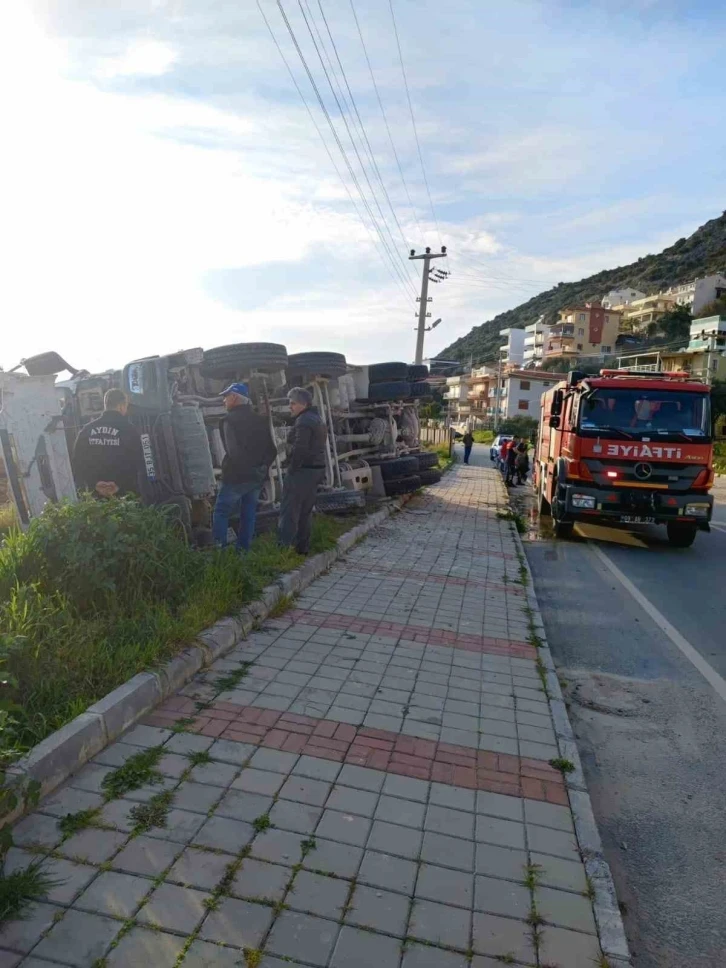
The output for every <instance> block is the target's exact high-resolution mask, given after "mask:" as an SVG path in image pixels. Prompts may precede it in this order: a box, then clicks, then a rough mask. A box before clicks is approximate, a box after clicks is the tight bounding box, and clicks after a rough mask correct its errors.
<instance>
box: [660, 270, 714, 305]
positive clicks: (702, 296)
mask: <svg viewBox="0 0 726 968" xmlns="http://www.w3.org/2000/svg"><path fill="white" fill-rule="evenodd" d="M659 295H660V296H664V297H665V298H666V299H671V300H673V302H674V303H678V304H680V305H681V306H688V308H689V309H690V310H691V312H692V313H693V314H694V315H695V314H696V313H698V312H700V311H701V310H702V309H703V307H704V306H707V305H708V304H709V303H712V302H713V301H714V299H720V298H721V296H726V275H724V274H723V273H720V272H719V273H716V274H715V275H713V276H704V277H703V279H694V280H693V282H685V283H682V284H681V285H678V286H671V288H670V289H666V290H665V291H664V292H662V293H659Z"/></svg>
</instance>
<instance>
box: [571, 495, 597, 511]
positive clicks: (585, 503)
mask: <svg viewBox="0 0 726 968" xmlns="http://www.w3.org/2000/svg"><path fill="white" fill-rule="evenodd" d="M572 506H573V508H594V507H595V498H594V497H591V496H590V495H589V494H573V495H572Z"/></svg>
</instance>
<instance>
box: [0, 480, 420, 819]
mask: <svg viewBox="0 0 726 968" xmlns="http://www.w3.org/2000/svg"><path fill="white" fill-rule="evenodd" d="M411 496H412V495H408V494H407V495H403V496H402V497H398V498H395V499H394V500H393V501H391V503H390V504H388V505H387V506H386V507H384V508H381V510H380V511H376V512H375V513H374V514H371V515H369V516H368V517H367V518H366V520H365V521H362V522H361V523H360V524H358V525H356V526H355V527H353V528H351V530H350V531H346V532H345V534H342V535H341V536H340V538H338V540H337V542H336V547H335V548H331V549H330V550H328V551H323V552H321V553H320V554H318V555H315V556H314V557H312V558H308V560H307V561H306V562H305V563H304V564H303V565H301V566H300V567H299V568H296V569H295V570H294V571H290V572H286V573H285V574H283V575H281V576H280V577H279V578H278V579H277V580H276V581H275V582H274V583H273V584H271V585H268V586H267V587H266V588H264V589H263V590H262V592H261V594H260V597H259V598H258V599H256V600H255V601H253V602H248V603H247V604H245V605H244V606H243V608H242V609H240V611H239V612H238V613H237V614H236V615H231V616H227V617H226V618H222V619H220V620H219V621H218V622H215V623H214V625H211V626H210V627H209V628H207V629H204V630H203V631H202V632H200V633H199V635H198V636H197V639H196V640H195V642H193V643H192V644H190V645H188V646H187V647H186V648H182V649H181V651H180V652H178V653H177V654H176V655H175V656H174V657H173V658H172V659H170V660H169V661H168V662H166V663H164V665H163V666H160V667H158V668H157V669H154V670H152V671H149V672H140V673H139V674H138V675H136V676H134V677H133V678H132V679H129V680H128V681H127V682H124V683H122V685H120V686H118V687H117V688H116V689H114V690H113V691H112V692H110V693H108V695H106V696H104V697H103V699H100V700H99V701H98V702H97V703H94V705H93V706H90V707H89V708H88V709H87V710H86V712H84V713H81V715H80V716H77V717H76V718H75V719H73V720H71V722H70V723H67V724H66V725H65V726H63V727H61V729H58V730H56V731H55V732H54V733H51V735H50V736H47V737H46V738H45V739H44V740H42V741H41V742H40V743H38V744H37V746H34V747H33V749H32V750H30V752H29V753H27V754H26V755H25V756H24V757H23V758H22V759H21V760H18V762H17V763H14V764H13V765H12V767H11V768H10V769H9V770H8V780H11V781H12V785H13V789H16V790H27V789H28V787H29V786H31V785H32V787H35V789H36V791H39V792H38V795H39V796H40V797H44V796H47V795H48V794H49V793H51V792H52V791H53V790H55V789H56V788H57V787H58V786H59V785H60V784H61V783H63V781H64V780H67V779H68V777H69V776H71V775H72V774H73V773H75V772H76V771H77V770H78V769H80V767H82V766H83V765H84V764H85V763H86V762H88V760H89V759H91V757H93V756H95V755H96V753H99V752H100V751H101V750H102V749H103V748H104V747H105V746H107V745H108V744H109V743H111V742H112V741H113V740H114V739H116V737H118V736H120V735H121V733H123V732H124V731H125V730H126V729H128V728H129V726H131V725H133V723H135V722H136V721H137V720H139V719H141V717H142V716H145V715H146V714H147V713H148V712H149V711H150V710H151V709H153V708H154V707H155V706H157V705H158V704H159V703H160V702H162V701H163V700H164V699H166V698H168V697H169V696H171V695H173V694H174V693H175V692H177V690H178V689H180V688H181V687H182V686H184V685H185V684H186V683H187V682H189V680H190V679H192V677H193V676H195V675H196V674H197V672H199V670H200V669H203V668H205V667H207V666H210V665H211V664H212V663H213V662H215V661H216V660H217V659H219V658H220V657H221V656H223V655H226V653H228V652H230V651H231V650H232V649H233V648H234V647H235V646H236V645H237V644H238V643H239V642H241V641H242V640H243V639H245V638H247V636H248V635H249V633H250V632H251V631H252V629H253V628H254V627H255V625H256V624H258V623H259V622H261V621H262V620H263V619H265V618H267V616H268V615H269V614H270V612H271V611H272V610H273V609H274V608H275V606H276V605H277V604H278V602H280V601H281V600H282V599H283V598H285V597H286V596H288V595H294V594H296V593H297V592H299V591H301V590H302V589H303V588H306V587H307V586H308V585H310V584H311V583H312V582H313V581H314V580H315V579H316V578H317V577H318V576H319V575H322V574H323V573H324V572H326V571H328V569H329V568H330V567H331V566H332V565H333V564H334V563H335V562H336V561H337V560H338V559H339V558H342V557H343V556H344V555H345V554H346V552H347V551H349V550H350V548H352V547H353V545H355V544H357V543H358V542H359V541H361V540H362V539H363V538H364V537H365V535H367V534H368V533H369V532H370V531H372V530H373V529H374V528H376V527H378V525H379V524H381V523H382V522H383V521H385V520H386V518H388V517H389V516H390V515H391V514H393V512H394V511H398V510H400V509H401V508H402V507H403V505H404V504H405V503H406V502H407V501H408V500H410V498H411ZM33 806H34V805H33V804H31V803H28V802H24V801H23V798H22V796H20V797H19V802H18V804H17V806H16V807H14V809H13V810H11V811H10V812H8V813H6V814H5V815H4V816H2V817H0V825H1V826H7V825H8V824H10V823H13V822H14V821H15V820H17V819H18V818H19V817H21V816H22V815H23V814H24V813H25V812H26V810H27V809H31V808H32V807H33Z"/></svg>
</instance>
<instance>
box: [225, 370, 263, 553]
mask: <svg viewBox="0 0 726 968" xmlns="http://www.w3.org/2000/svg"><path fill="white" fill-rule="evenodd" d="M222 397H223V398H224V407H225V409H226V411H227V416H226V417H225V418H224V419H223V421H222V426H221V428H220V429H221V432H222V440H223V442H224V449H225V451H226V454H225V457H224V460H223V461H222V485H221V487H220V489H219V492H218V494H217V501H216V504H215V505H214V520H213V524H212V534H213V536H214V543H215V544H216V545H217V546H218V547H221V548H224V547H225V546H226V544H227V530H228V528H229V519H230V516H231V515H233V514H235V513H239V530H238V531H237V550H238V551H249V548H250V545H251V544H252V538H253V537H254V534H255V516H256V514H257V502H258V500H259V497H260V490H261V488H262V485H263V484H264V482H265V478H266V477H267V474H268V471H269V468H270V464H271V463H272V461H273V460H274V459H275V454H276V452H277V448H276V447H275V445H274V443H273V441H272V435H271V434H270V426H269V423H268V421H267V418H266V417H263V416H262V415H261V414H259V413H256V412H255V410H254V409H253V407H252V403H251V401H250V391H249V388H248V386H247V384H246V383H232V384H231V385H230V386H228V387H227V389H226V390H223V391H222Z"/></svg>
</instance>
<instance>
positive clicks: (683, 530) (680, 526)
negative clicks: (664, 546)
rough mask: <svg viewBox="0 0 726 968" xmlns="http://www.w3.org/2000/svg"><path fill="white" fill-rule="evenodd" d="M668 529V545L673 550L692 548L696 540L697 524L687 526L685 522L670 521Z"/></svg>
mask: <svg viewBox="0 0 726 968" xmlns="http://www.w3.org/2000/svg"><path fill="white" fill-rule="evenodd" d="M666 528H667V530H668V544H669V545H670V546H671V548H690V547H691V545H692V544H693V542H694V541H695V540H696V532H697V531H698V528H697V527H696V525H695V524H686V523H685V522H684V521H669V522H668V524H667V525H666Z"/></svg>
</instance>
